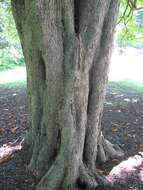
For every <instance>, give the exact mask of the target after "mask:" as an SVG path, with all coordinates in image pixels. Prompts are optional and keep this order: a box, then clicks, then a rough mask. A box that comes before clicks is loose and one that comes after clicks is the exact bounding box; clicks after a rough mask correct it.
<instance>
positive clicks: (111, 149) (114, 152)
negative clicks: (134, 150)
mask: <svg viewBox="0 0 143 190" xmlns="http://www.w3.org/2000/svg"><path fill="white" fill-rule="evenodd" d="M123 156H124V152H123V151H122V150H121V148H120V147H119V146H118V145H113V144H112V143H110V142H109V141H108V140H106V139H105V138H104V136H103V135H102V134H101V136H100V140H99V145H98V160H99V162H106V161H108V160H109V159H114V158H121V157H123Z"/></svg>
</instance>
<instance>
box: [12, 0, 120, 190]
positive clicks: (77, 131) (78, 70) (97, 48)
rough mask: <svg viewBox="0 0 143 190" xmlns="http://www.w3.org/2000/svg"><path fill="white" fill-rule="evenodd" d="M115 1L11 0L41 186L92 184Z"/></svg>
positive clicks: (54, 189)
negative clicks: (22, 63)
mask: <svg viewBox="0 0 143 190" xmlns="http://www.w3.org/2000/svg"><path fill="white" fill-rule="evenodd" d="M118 7H119V2H118V0H96V1H95V0H88V1H87V0H81V1H79V0H60V1H59V0H30V1H29V0H12V9H13V14H14V18H15V22H16V26H17V29H18V33H19V36H20V40H21V44H22V48H23V53H24V57H25V61H26V68H27V76H28V77H27V85H28V95H29V104H30V109H31V114H32V130H31V136H30V137H31V140H32V150H33V151H32V158H31V161H30V164H29V168H30V169H32V170H33V171H35V173H36V175H37V186H36V190H59V189H60V190H62V189H63V190H67V189H68V190H74V189H80V186H83V185H84V186H86V188H89V189H90V188H93V187H96V186H97V185H98V183H99V182H101V181H102V183H103V181H104V180H101V177H99V176H98V175H97V172H96V165H95V161H96V159H97V157H98V158H99V159H100V160H101V161H105V160H106V159H108V158H111V157H113V156H115V155H119V156H121V155H122V152H121V151H120V150H118V151H117V152H116V150H115V149H114V147H113V145H112V144H111V143H109V142H108V141H107V140H105V139H104V137H103V136H102V134H101V125H100V123H101V116H102V111H103V103H104V99H105V90H106V84H107V78H108V77H107V76H108V68H109V61H110V56H111V50H112V42H113V34H114V29H115V25H116V19H117V13H118Z"/></svg>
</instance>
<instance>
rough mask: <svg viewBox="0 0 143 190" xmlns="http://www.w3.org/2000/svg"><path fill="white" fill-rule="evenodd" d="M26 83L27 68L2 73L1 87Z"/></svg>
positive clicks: (0, 78)
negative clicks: (7, 84) (8, 84)
mask: <svg viewBox="0 0 143 190" xmlns="http://www.w3.org/2000/svg"><path fill="white" fill-rule="evenodd" d="M23 81H26V69H25V67H18V68H16V69H14V70H8V71H2V72H0V85H2V84H6V83H16V82H23Z"/></svg>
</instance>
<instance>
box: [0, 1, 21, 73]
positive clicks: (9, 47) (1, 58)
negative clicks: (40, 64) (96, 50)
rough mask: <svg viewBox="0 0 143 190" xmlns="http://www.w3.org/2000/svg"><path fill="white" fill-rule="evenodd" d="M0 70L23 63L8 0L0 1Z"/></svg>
mask: <svg viewBox="0 0 143 190" xmlns="http://www.w3.org/2000/svg"><path fill="white" fill-rule="evenodd" d="M0 21H1V22H0V71H1V70H7V69H12V68H15V67H16V66H18V65H20V66H21V65H24V59H23V54H22V51H21V45H20V42H19V38H18V34H17V31H16V28H15V23H14V20H13V17H12V11H11V4H10V0H4V1H0Z"/></svg>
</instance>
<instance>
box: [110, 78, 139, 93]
mask: <svg viewBox="0 0 143 190" xmlns="http://www.w3.org/2000/svg"><path fill="white" fill-rule="evenodd" d="M109 86H110V87H112V88H114V89H116V90H119V91H127V92H132V93H139V94H143V83H141V82H135V81H128V80H121V81H110V82H109Z"/></svg>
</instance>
